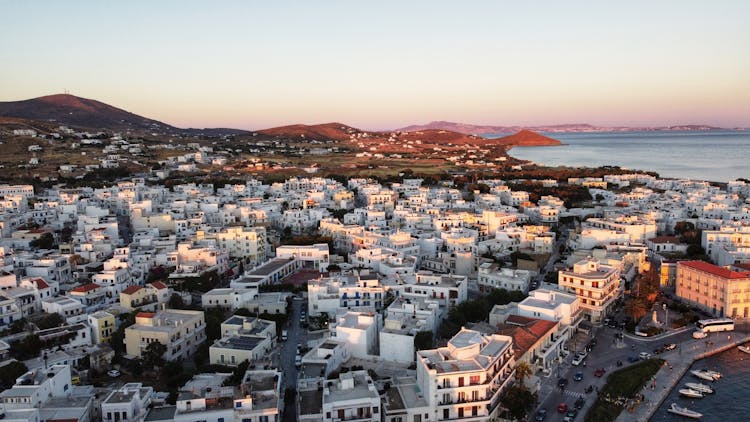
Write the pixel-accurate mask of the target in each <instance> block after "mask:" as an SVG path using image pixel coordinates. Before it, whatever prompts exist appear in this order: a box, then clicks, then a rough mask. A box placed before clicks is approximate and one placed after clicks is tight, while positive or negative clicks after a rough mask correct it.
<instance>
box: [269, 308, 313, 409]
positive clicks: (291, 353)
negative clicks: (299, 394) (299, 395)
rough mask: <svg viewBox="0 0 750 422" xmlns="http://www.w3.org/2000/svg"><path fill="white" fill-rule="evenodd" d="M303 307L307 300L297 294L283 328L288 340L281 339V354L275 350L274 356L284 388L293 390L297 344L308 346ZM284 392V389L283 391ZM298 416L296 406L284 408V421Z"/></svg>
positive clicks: (295, 375) (295, 382) (294, 385)
mask: <svg viewBox="0 0 750 422" xmlns="http://www.w3.org/2000/svg"><path fill="white" fill-rule="evenodd" d="M303 307H304V308H307V302H306V301H304V300H299V299H297V297H296V296H295V299H294V300H292V306H291V311H290V313H289V320H288V321H287V324H286V326H285V327H284V328H283V329H284V330H287V336H288V338H287V341H279V344H280V345H281V349H280V355H278V353H279V352H278V351H277V352H274V353H275V354H276V356H274V358H275V359H279V365H278V367H279V368H281V371H282V373H283V377H282V378H283V381H284V386H283V388H282V390H286V389H287V388H291V389H292V390H296V389H297V367H296V366H294V357H295V356H296V355H297V344H301V345H302V346H303V347H307V330H306V329H304V328H302V327H301V326H300V322H299V316H300V313H301V312H302V309H303ZM282 394H284V391H282ZM296 417H297V416H296V410H295V408H294V406H287V407H286V408H285V409H284V418H283V420H284V421H294V420H296Z"/></svg>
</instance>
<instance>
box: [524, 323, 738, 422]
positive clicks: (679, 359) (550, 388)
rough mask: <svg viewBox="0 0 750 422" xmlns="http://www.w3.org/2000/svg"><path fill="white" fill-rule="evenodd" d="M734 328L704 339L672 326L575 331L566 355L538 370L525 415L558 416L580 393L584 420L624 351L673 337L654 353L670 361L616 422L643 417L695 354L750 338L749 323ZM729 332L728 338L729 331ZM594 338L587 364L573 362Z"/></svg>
mask: <svg viewBox="0 0 750 422" xmlns="http://www.w3.org/2000/svg"><path fill="white" fill-rule="evenodd" d="M737 329H738V331H734V332H732V333H731V334H729V333H726V332H725V333H713V334H710V335H709V339H710V340H711V342H712V343H711V344H707V343H706V339H700V340H696V339H693V337H692V332H693V331H694V330H693V329H692V328H687V329H681V330H673V331H669V332H667V333H665V334H662V335H659V336H658V337H655V338H645V337H638V336H630V335H627V334H626V335H624V336H623V337H624V339H623V340H619V339H617V338H616V336H615V334H616V333H620V332H621V331H620V330H619V329H610V328H606V327H595V328H594V330H593V331H592V333H591V335H586V334H582V333H578V334H577V336H576V337H575V338H573V339H571V340H569V342H568V343H567V344H566V346H567V347H568V350H570V351H571V353H570V355H568V356H567V357H566V358H564V359H563V360H562V361H561V363H560V364H559V365H558V367H557V368H555V369H553V370H552V371H551V373H550V375H548V376H545V375H544V374H542V373H541V372H540V373H538V374H537V375H540V376H541V388H540V390H539V394H538V397H539V405H538V407H537V409H535V410H534V412H532V413H531V415H530V418H529V419H528V420H530V421H533V420H534V415H535V414H536V410H538V409H547V412H548V417H547V420H552V421H556V420H562V418H563V415H562V414H559V413H557V406H558V405H559V404H560V403H566V404H567V405H568V407H572V406H573V403H574V402H575V401H576V399H577V398H578V397H580V396H583V397H584V399H585V400H586V404H585V406H584V407H583V409H581V410H579V412H578V417H577V418H576V420H583V418H584V415H586V412H588V410H589V408H590V407H591V406H592V405H593V403H594V402H595V401H596V397H597V396H596V393H597V391H598V389H602V388H603V387H604V385H605V384H606V379H607V375H608V374H609V373H611V372H613V371H615V370H617V369H620V368H618V367H617V361H621V362H622V364H623V365H622V368H624V367H627V366H628V365H632V363H630V362H628V357H638V355H639V353H640V352H648V353H651V354H653V351H654V349H655V348H657V347H659V346H661V345H663V344H666V343H675V344H677V348H676V349H674V350H672V351H669V352H666V353H662V354H661V355H659V356H654V357H658V358H662V359H665V360H666V361H667V362H668V364H671V365H672V369H670V368H669V365H665V366H664V367H663V368H662V369H661V370H659V372H658V373H657V374H656V376H655V381H656V384H655V385H656V387H655V389H653V390H652V389H651V384H650V383H649V384H648V385H647V386H646V387H645V388H644V391H643V394H644V396H645V401H644V402H643V403H641V404H640V405H639V406H638V407H636V408H635V409H633V411H632V412H629V411H627V410H623V412H622V413H621V415H620V417H619V418H618V419H617V420H618V422H633V421H644V422H645V421H647V420H648V419H649V418H650V417H651V416H652V415H653V412H655V411H656V409H658V408H659V406H660V405H661V402H662V401H663V400H664V399H665V398H666V397H667V396H668V395H669V392H670V391H671V389H672V388H673V387H674V386H675V385H676V384H677V383H678V382H679V380H680V378H681V377H682V376H683V375H684V374H685V372H687V370H688V368H690V366H691V365H692V364H693V362H694V361H695V360H697V359H701V358H704V357H706V356H708V355H710V354H714V353H718V352H719V351H723V350H726V349H728V348H731V347H735V346H736V345H738V344H742V343H744V342H746V341H749V340H750V334H748V333H750V327H748V326H747V325H745V326H740V325H738V327H737ZM730 335H731V339H730V338H728V336H730ZM594 337H595V338H596V339H597V346H595V347H594V349H593V350H592V351H591V352H590V353H589V355H588V357H587V358H586V366H582V365H581V366H573V365H572V364H571V361H572V359H573V355H574V353H575V352H576V351H577V350H581V349H583V348H584V347H585V346H586V344H587V343H588V342H589V341H590V340H591V338H594ZM597 368H603V369H604V370H605V371H606V373H605V374H604V376H603V377H601V378H597V377H595V376H594V371H595V370H596V369H597ZM578 371H580V372H583V380H582V381H579V382H576V381H574V380H573V376H574V375H575V373H576V372H578ZM559 378H566V379H568V385H567V386H566V388H565V389H561V388H559V387H558V386H557V382H558V379H559ZM588 386H592V387H593V388H594V391H593V392H591V393H588V394H587V393H586V392H585V391H584V390H585V389H586V387H588Z"/></svg>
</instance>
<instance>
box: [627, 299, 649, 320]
mask: <svg viewBox="0 0 750 422" xmlns="http://www.w3.org/2000/svg"><path fill="white" fill-rule="evenodd" d="M646 311H647V309H646V304H645V303H644V302H643V299H641V298H639V297H631V298H629V299H628V300H627V302H625V313H627V314H628V315H630V316H631V317H632V318H633V321H638V320H640V319H641V318H642V317H643V316H644V315H646Z"/></svg>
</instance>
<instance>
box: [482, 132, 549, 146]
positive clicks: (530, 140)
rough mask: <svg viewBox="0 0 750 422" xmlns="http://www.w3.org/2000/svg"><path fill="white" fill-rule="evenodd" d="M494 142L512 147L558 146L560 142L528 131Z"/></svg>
mask: <svg viewBox="0 0 750 422" xmlns="http://www.w3.org/2000/svg"><path fill="white" fill-rule="evenodd" d="M495 142H497V143H499V144H501V145H512V146H527V147H532V146H533V147H536V146H553V145H560V144H562V142H560V141H558V140H557V139H552V138H550V137H548V136H544V135H540V134H538V133H536V132H532V131H530V130H522V131H520V132H518V133H514V134H513V135H508V136H504V137H502V138H498V139H495Z"/></svg>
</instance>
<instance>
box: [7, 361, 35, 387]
mask: <svg viewBox="0 0 750 422" xmlns="http://www.w3.org/2000/svg"><path fill="white" fill-rule="evenodd" d="M28 370H29V368H27V367H26V365H24V364H23V363H22V362H19V361H17V360H14V361H11V362H10V363H8V364H7V365H3V366H2V367H0V388H10V387H12V386H13V384H15V383H16V378H18V377H20V376H21V375H23V374H25V373H26V371H28Z"/></svg>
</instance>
